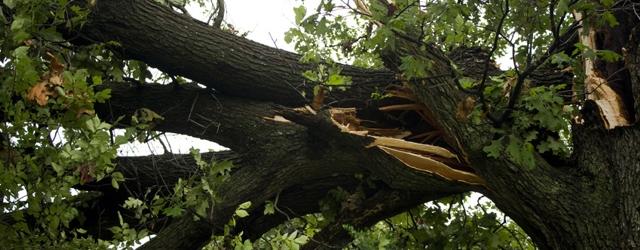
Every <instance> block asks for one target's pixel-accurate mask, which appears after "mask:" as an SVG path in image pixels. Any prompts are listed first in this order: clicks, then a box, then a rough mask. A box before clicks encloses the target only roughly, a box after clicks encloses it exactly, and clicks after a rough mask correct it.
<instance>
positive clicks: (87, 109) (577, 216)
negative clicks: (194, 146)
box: [0, 0, 640, 249]
mask: <svg viewBox="0 0 640 250" xmlns="http://www.w3.org/2000/svg"><path fill="white" fill-rule="evenodd" d="M196 2H198V1H196ZM200 2H202V1H200ZM171 3H172V4H173V5H175V3H174V2H173V1H172V2H171ZM218 3H220V1H218ZM178 7H179V6H178ZM0 8H1V10H2V11H1V13H2V25H3V29H2V32H3V34H2V36H1V38H0V39H1V40H0V41H1V42H2V52H1V53H0V54H1V58H0V61H2V65H3V66H2V67H1V68H0V70H1V71H0V73H1V74H0V81H2V88H3V90H2V94H1V95H0V96H1V97H0V103H2V119H3V120H4V122H3V123H2V125H0V131H1V133H2V151H1V152H2V158H3V160H2V171H1V174H0V176H1V177H0V180H1V181H0V183H1V185H2V195H3V204H2V205H3V212H4V214H3V216H2V222H3V223H2V228H3V229H2V230H3V232H6V233H4V235H3V236H2V237H3V241H5V242H9V243H11V244H25V245H24V246H27V245H26V244H39V245H41V246H43V247H44V246H51V247H60V246H67V247H70V246H76V247H77V246H79V245H80V244H87V245H91V246H94V245H95V244H96V242H95V239H103V240H107V241H102V242H100V243H99V244H101V245H102V246H107V245H109V244H111V243H110V242H109V241H108V240H111V239H117V240H121V241H132V240H135V239H138V238H140V237H142V236H144V235H146V234H149V233H154V234H156V237H155V238H153V239H152V240H151V241H149V242H148V243H146V244H144V245H143V246H142V248H148V249H156V248H167V249H192V248H200V247H202V246H203V245H205V244H207V243H209V242H211V240H212V238H211V236H212V234H213V235H227V236H228V235H238V237H237V238H230V237H226V238H224V237H223V238H222V239H221V240H220V239H218V240H216V241H219V242H222V243H221V244H226V245H233V244H235V245H236V246H241V245H242V244H244V243H243V240H244V239H250V240H255V239H258V238H259V237H260V236H261V235H263V233H265V232H267V231H268V230H269V229H271V228H273V227H276V226H277V225H280V224H282V223H283V222H284V221H287V220H289V219H291V218H288V217H289V215H294V216H295V217H299V216H302V215H305V214H312V213H317V212H319V211H327V210H331V209H330V208H331V207H332V206H333V212H334V216H333V217H332V218H331V220H329V222H327V223H325V224H327V225H323V228H322V230H321V231H320V232H318V233H316V234H315V235H314V236H313V238H314V239H313V240H312V241H310V243H308V244H307V245H305V247H307V248H327V247H330V246H344V245H346V244H348V243H349V242H350V241H351V240H352V238H351V237H352V236H351V235H349V234H348V233H347V228H348V227H344V226H343V225H344V224H348V225H352V226H354V227H356V228H361V227H364V226H369V225H372V224H374V223H375V222H378V221H380V220H381V219H384V218H388V217H390V216H392V215H395V214H398V213H400V212H403V211H408V210H410V209H411V208H414V207H416V206H418V205H419V204H422V203H424V202H427V201H432V200H436V199H439V198H443V197H451V196H455V195H459V194H462V193H465V192H469V191H476V192H480V193H482V194H484V195H486V196H487V197H488V198H490V199H491V200H492V201H493V202H494V203H495V204H496V205H497V207H498V208H499V209H500V210H501V211H503V212H504V213H506V214H507V215H508V216H509V217H510V218H512V219H513V220H514V221H515V222H516V223H517V224H518V225H519V226H520V227H522V229H523V230H524V231H525V232H526V233H527V235H528V236H529V237H531V239H532V240H533V242H534V243H535V244H536V246H537V247H539V248H542V249H564V248H578V249H592V248H601V249H633V248H637V247H638V244H640V197H639V196H640V191H639V189H638V186H640V185H639V184H640V178H639V175H640V170H639V169H640V166H638V163H639V162H640V154H639V153H638V152H637V150H635V148H636V147H637V146H636V145H637V144H638V142H640V131H639V130H638V127H637V125H636V117H637V116H638V114H637V112H638V103H637V102H635V100H636V99H638V98H640V94H639V93H640V92H638V89H637V86H638V84H639V83H638V81H639V80H640V77H639V76H638V73H639V72H640V71H638V66H637V63H638V61H639V60H640V54H639V52H638V48H637V47H638V46H637V45H638V44H639V41H638V29H637V26H638V23H639V20H640V17H638V15H637V14H636V13H637V11H636V9H638V8H640V5H638V4H637V3H635V2H633V1H591V0H571V1H564V0H562V1H549V2H544V1H541V2H537V1H509V0H504V1H499V0H496V1H480V0H469V1H457V2H455V1H410V0H397V1H386V0H383V1H360V0H356V1H354V2H352V1H346V2H344V1H343V2H342V3H341V4H338V3H334V2H333V1H321V3H320V5H319V6H318V8H317V9H316V10H315V12H313V13H311V12H310V13H307V10H306V9H305V8H302V7H301V8H296V10H295V11H296V22H297V23H298V24H299V25H300V27H299V28H297V29H293V30H291V31H290V32H289V33H288V35H287V39H290V40H291V41H292V42H295V43H296V47H297V49H298V50H299V51H301V52H303V54H302V55H297V54H293V53H289V52H285V51H282V50H278V49H275V48H270V47H268V46H263V45H260V44H257V43H254V42H251V41H248V40H246V39H244V38H242V37H240V36H237V35H236V34H234V32H233V30H232V29H229V28H228V26H224V25H222V26H221V27H212V26H210V25H208V24H207V23H202V22H199V21H197V20H194V19H192V18H191V17H190V16H188V14H187V13H180V12H176V11H173V9H171V8H170V7H167V6H166V5H163V4H161V3H158V2H153V1H142V0H136V1H124V0H110V1H100V0H98V1H65V0H61V1H46V0H39V1H12V0H5V1H3V2H2V5H0ZM341 10H347V11H348V12H349V13H350V14H351V17H348V18H347V17H344V16H341V15H334V14H333V13H335V12H336V11H341ZM349 18H351V19H349ZM217 23H218V22H217ZM504 54H509V55H510V56H511V57H513V60H512V62H513V66H512V67H511V69H509V70H504V71H503V70H500V69H499V68H497V67H496V66H495V63H494V62H493V60H494V59H495V58H497V57H498V56H500V55H504ZM332 57H333V58H336V57H337V58H339V59H349V60H350V61H352V62H353V66H350V65H343V64H339V63H335V62H332V61H331V58H332ZM147 65H148V66H152V67H155V68H157V69H159V70H160V71H162V72H163V75H162V76H161V77H160V78H161V79H158V77H154V76H152V75H151V74H150V72H149V71H148V66H147ZM185 78H188V79H190V80H192V81H193V82H197V83H199V84H202V85H204V86H206V88H200V87H198V86H196V85H195V84H194V83H191V82H189V81H186V80H185ZM163 79H164V82H165V83H168V82H170V83H171V84H158V83H157V82H162V80H163ZM148 81H155V82H156V83H148ZM113 128H122V129H124V131H125V132H123V134H121V135H115V134H114V133H113V131H114V130H113ZM164 132H172V133H178V134H183V135H190V136H194V137H198V138H202V139H206V140H211V141H215V142H219V143H221V144H222V145H224V146H226V147H228V148H230V149H231V151H227V152H213V153H203V154H198V153H197V152H194V153H193V154H192V155H171V154H166V155H162V156H147V157H117V156H116V148H117V147H118V146H119V145H122V144H123V143H126V142H127V141H129V140H133V139H136V138H137V139H141V140H147V139H149V138H153V137H154V136H157V134H158V133H164ZM60 137H62V139H60ZM211 159H214V161H210V160H211ZM231 163H232V164H231ZM231 165H233V167H232V166H231ZM338 187H339V188H338ZM74 190H77V191H74ZM327 194H329V196H333V197H334V198H335V197H340V198H339V199H337V200H335V199H334V203H333V205H331V202H324V203H320V204H319V202H318V201H320V200H323V198H325V197H326V196H327ZM21 196H26V197H23V198H21ZM248 202H249V203H248ZM262 208H267V209H265V212H264V213H263V212H262ZM283 209H284V210H286V212H285V211H282V210H283ZM275 210H278V212H274V213H270V212H269V211H272V212H273V211H275ZM426 223H428V222H426ZM108 228H111V230H107V229H108ZM240 232H242V234H240ZM287 236H288V237H291V238H296V236H297V235H293V236H291V235H287ZM25 239H28V240H30V241H31V242H24V240H25Z"/></svg>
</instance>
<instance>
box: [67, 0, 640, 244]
mask: <svg viewBox="0 0 640 250" xmlns="http://www.w3.org/2000/svg"><path fill="white" fill-rule="evenodd" d="M616 15H617V16H618V17H619V20H625V21H624V22H622V25H623V26H624V29H622V30H619V29H620V28H618V29H616V30H603V31H600V32H612V34H618V35H619V37H618V38H617V39H619V40H616V41H608V42H611V44H621V45H620V46H618V47H616V48H613V49H614V50H619V51H621V52H622V53H625V61H624V63H620V64H616V65H604V67H605V68H607V67H610V68H611V69H612V70H614V72H616V71H617V70H620V68H621V67H625V68H626V71H625V75H624V76H622V77H620V78H616V79H615V84H617V85H620V88H619V89H622V90H623V91H627V92H628V93H626V94H625V95H624V98H625V103H627V106H628V108H629V111H630V112H632V113H633V114H636V115H635V117H636V118H637V117H639V116H638V115H637V112H638V108H637V107H638V103H639V102H638V101H637V100H640V99H639V98H640V94H638V93H640V91H638V88H639V87H638V86H640V85H639V84H640V82H639V79H640V76H639V75H640V73H639V72H640V71H639V67H638V65H639V64H638V63H639V62H640V59H639V58H640V53H639V51H638V37H639V36H638V28H637V25H638V19H637V18H636V17H635V15H633V14H632V13H626V12H621V13H616ZM631 34H633V35H631ZM81 37H82V39H83V41H79V40H78V41H76V42H78V43H80V42H86V41H95V42H107V41H117V42H119V44H120V46H118V47H115V48H113V50H114V51H116V52H118V53H120V54H121V55H122V56H123V57H125V58H130V59H137V60H141V61H144V62H146V63H147V64H149V65H151V66H154V67H157V68H159V69H161V70H163V71H165V72H168V73H171V74H176V75H181V76H185V77H187V78H190V79H192V80H194V81H196V82H199V83H202V84H204V85H206V86H207V87H208V89H201V88H197V87H194V86H190V85H188V86H183V87H179V88H174V87H172V86H159V85H145V86H143V87H139V86H130V85H128V84H123V83H119V84H111V85H109V86H108V87H110V88H112V90H113V94H112V96H113V98H112V99H111V100H110V102H109V103H108V104H105V105H101V106H99V107H97V113H98V114H99V115H100V116H101V117H102V118H103V119H106V120H114V119H115V118H117V117H119V116H121V115H131V114H132V113H133V112H134V111H135V110H136V109H138V108H142V107H144V108H148V109H151V110H154V111H155V112H157V113H158V114H160V115H162V116H163V117H164V121H162V122H160V123H158V124H156V127H155V129H156V130H158V131H164V132H174V133H179V134H185V135H190V136H194V137H198V138H202V139H206V140H211V141H215V142H219V143H220V144H222V145H224V146H227V147H229V148H230V149H231V151H232V152H226V153H216V154H211V155H209V156H207V157H217V158H216V159H220V158H224V159H233V160H234V162H236V165H237V166H236V167H235V168H234V170H233V172H232V175H231V177H230V180H229V181H228V182H227V183H226V184H225V185H224V186H223V187H222V188H221V193H222V194H223V199H222V201H221V202H220V204H218V205H217V206H216V207H215V208H213V211H212V213H211V216H210V217H209V218H206V220H201V221H198V222H195V221H193V220H192V219H191V216H185V217H184V218H180V219H176V220H173V221H172V222H171V223H170V221H169V220H164V221H162V222H163V224H162V225H163V226H160V227H157V228H154V231H158V235H157V237H156V238H154V239H153V240H151V241H150V242H149V243H147V244H145V245H144V246H143V248H144V249H197V248H199V247H201V246H203V245H204V244H206V243H207V242H208V241H209V240H210V237H211V234H212V233H217V232H220V230H221V227H222V225H224V224H225V223H226V222H227V220H228V219H229V218H230V215H231V214H232V213H233V211H234V209H235V208H236V207H237V205H238V204H241V203H243V202H245V201H251V202H252V203H253V204H254V205H253V206H252V208H251V211H250V214H251V216H249V217H247V218H245V219H243V220H241V221H240V222H239V227H238V229H237V230H239V231H244V232H245V235H246V236H247V237H249V238H251V239H256V238H258V237H259V236H260V235H261V234H262V233H264V232H266V231H267V230H269V229H270V228H272V227H273V226H275V225H278V224H280V223H282V222H283V221H284V220H286V219H288V218H290V217H296V216H301V215H304V214H308V213H313V212H317V211H318V210H319V208H318V201H319V200H320V199H322V197H324V196H325V195H326V193H327V192H328V191H329V190H331V189H333V188H335V187H343V188H344V189H345V190H350V191H354V190H357V189H358V188H359V186H360V184H361V183H360V181H359V180H358V179H357V178H355V177H354V176H355V174H364V175H365V176H368V177H369V178H372V179H374V180H375V183H376V186H377V187H378V188H376V189H374V190H369V191H368V192H365V193H366V195H365V196H364V197H361V199H360V202H358V203H357V205H356V206H355V207H345V208H343V209H345V210H344V211H343V213H342V214H341V215H340V216H339V217H338V218H337V221H336V223H335V224H333V225H330V226H328V227H327V228H325V229H323V231H322V232H321V233H320V234H318V235H317V239H316V241H313V242H312V243H310V244H309V245H307V246H306V248H308V249H322V248H326V247H327V246H338V247H339V246H343V245H345V244H347V243H348V242H349V240H350V238H349V236H348V235H347V234H346V232H344V230H343V229H342V227H341V226H340V225H341V224H344V223H348V224H353V225H356V226H368V225H371V224H372V223H375V222H377V221H379V220H380V219H382V218H386V217H388V216H391V215H393V214H395V213H398V212H401V211H405V210H407V209H408V208H410V207H413V206H415V205H417V204H420V203H422V202H425V201H430V200H433V199H437V198H440V197H444V196H447V195H452V194H456V193H461V192H466V191H471V190H474V191H480V192H482V193H484V194H486V195H487V196H488V197H490V198H491V199H492V200H493V201H494V202H495V203H496V204H497V205H498V207H499V208H500V209H501V210H502V211H504V212H505V213H506V214H508V215H509V216H510V217H511V218H513V219H514V220H515V221H516V222H517V223H518V224H519V225H520V226H521V227H522V228H523V229H524V230H525V231H526V232H527V233H528V234H529V235H530V236H531V237H532V238H533V240H534V241H535V243H536V244H537V245H538V247H540V248H542V249H637V248H638V247H640V189H639V187H640V179H639V177H640V153H639V151H638V150H637V149H638V148H640V145H638V144H640V130H639V128H638V127H637V125H632V126H630V127H621V128H616V129H613V130H605V129H604V128H603V127H602V126H601V124H599V123H598V122H599V121H598V118H597V117H598V116H596V115H594V114H593V112H594V111H593V110H594V109H593V107H591V106H590V105H592V104H590V103H589V102H587V103H585V105H584V108H583V113H584V114H583V115H584V118H585V123H584V124H581V125H577V124H576V125H575V126H574V127H573V129H572V131H573V145H574V155H573V157H572V159H571V161H570V162H569V163H567V164H563V165H562V166H556V165H552V164H550V162H548V161H547V160H546V159H545V158H544V157H543V156H541V155H536V158H535V159H536V163H535V165H536V166H535V168H533V169H531V170H525V169H523V168H522V167H521V166H517V164H515V163H513V162H511V161H510V160H509V159H507V158H506V157H504V158H499V159H493V158H489V157H487V155H486V153H484V152H483V150H482V149H483V147H484V146H485V145H487V144H488V143H489V142H490V141H491V140H492V139H493V138H492V133H491V129H492V128H491V127H490V126H491V125H490V124H489V123H487V124H484V125H473V124H471V123H469V122H466V121H463V120H460V119H459V118H458V117H457V116H456V113H457V109H458V107H459V104H460V103H463V102H464V100H465V99H466V98H467V97H468V94H466V93H465V92H463V91H461V90H460V89H459V88H458V86H459V84H458V83H457V82H456V81H457V80H458V79H457V77H456V76H455V74H454V70H453V68H452V65H451V63H450V62H451V60H449V57H450V58H451V59H454V60H455V61H456V63H457V64H458V66H462V71H463V72H464V73H465V74H466V75H468V76H471V77H478V75H481V74H480V72H477V70H475V71H474V65H468V64H472V63H473V62H474V60H469V57H468V56H465V54H464V53H453V54H451V55H449V57H447V56H446V55H444V54H443V53H442V52H441V51H439V50H438V49H436V48H435V47H430V46H428V45H424V46H426V47H427V49H426V53H424V54H423V55H421V56H424V57H426V58H429V59H431V60H433V62H434V63H433V66H432V67H431V68H430V69H429V70H428V71H429V72H428V73H429V75H434V76H442V77H434V78H429V79H425V80H421V81H414V82H410V83H408V84H409V85H410V87H411V88H412V90H413V91H414V93H415V94H416V96H417V97H418V99H419V101H420V102H421V103H422V104H424V105H425V106H426V107H427V108H428V111H429V113H430V114H431V115H432V116H433V118H435V120H436V121H437V123H438V124H437V127H438V128H441V129H442V130H443V133H444V134H445V135H446V136H445V138H446V144H447V145H446V146H447V147H449V148H450V149H451V150H452V151H455V152H456V153H458V154H459V155H460V156H461V158H462V159H463V160H464V161H466V163H467V164H468V165H469V166H470V167H471V168H473V170H474V171H475V173H477V174H478V175H479V176H481V177H482V178H483V179H484V180H486V182H487V185H486V188H485V187H474V186H468V185H464V184H461V183H456V182H452V181H447V180H444V179H441V178H439V177H436V176H433V175H429V174H426V173H423V172H418V171H415V170H412V169H410V168H407V167H406V166H404V165H403V164H402V163H400V162H398V161H397V160H396V159H395V158H392V157H390V156H389V155H387V154H385V153H383V152H381V151H380V150H378V149H375V148H366V147H365V146H366V145H368V144H369V143H370V141H368V140H367V139H365V138H363V137H359V136H355V135H350V134H347V133H342V132H340V130H339V129H338V128H337V127H335V126H334V125H333V124H332V123H331V122H330V121H329V120H328V118H327V114H326V112H323V111H320V112H318V115H313V116H311V115H306V116H305V115H301V114H298V113H296V112H294V111H293V110H291V109H289V108H288V107H291V106H301V105H305V104H308V103H309V100H307V99H306V98H304V97H303V95H301V93H302V92H306V93H307V95H309V94H310V93H312V92H311V85H310V84H308V83H306V82H305V80H304V78H303V77H302V76H301V74H300V73H301V71H303V70H305V69H309V68H311V67H313V65H306V64H301V63H299V60H298V59H299V56H297V55H295V54H293V53H289V52H285V51H282V50H278V49H274V48H270V47H268V46H264V45H260V44H258V43H254V42H251V41H248V40H246V39H243V38H240V37H236V36H234V35H232V34H229V33H225V32H223V31H221V30H219V29H214V28H212V27H210V26H207V25H206V24H203V23H200V22H198V21H196V20H193V19H191V18H190V17H188V16H186V15H180V14H177V13H174V12H172V11H171V10H170V9H168V8H165V7H162V6H160V5H158V4H156V3H155V2H154V1H142V0H108V1H107V0H102V1H101V0H98V1H97V5H96V6H95V9H94V11H93V13H92V14H91V16H90V20H89V23H88V24H87V25H86V26H85V27H84V29H83V30H82V32H81ZM398 39H399V40H398V41H397V43H396V44H398V46H399V47H401V49H400V50H399V51H400V52H397V53H399V55H397V56H403V55H407V54H412V53H418V52H417V51H420V50H418V49H415V47H416V46H418V45H416V44H412V43H411V42H407V41H406V40H402V38H398ZM602 46H604V47H602V48H599V49H607V46H609V44H608V43H603V44H602ZM611 46H614V45H611ZM616 46H617V45H616ZM622 48H624V49H622ZM403 53H404V54H403ZM481 58H482V56H481ZM391 66H392V65H391ZM615 67H618V68H615ZM390 68H393V67H390ZM477 68H478V67H475V69H477ZM492 72H493V73H496V72H497V69H492ZM343 74H345V75H348V76H351V77H352V80H353V87H352V88H350V89H349V90H348V91H346V92H340V93H338V94H336V95H335V96H332V98H334V99H333V100H334V101H338V102H337V105H339V106H340V105H344V106H354V104H353V103H350V102H352V100H357V103H365V102H366V100H367V99H368V97H369V95H370V93H371V90H372V89H374V87H375V86H386V85H388V84H391V83H397V81H398V80H397V79H396V78H395V75H394V73H393V72H391V71H389V70H380V71H372V70H364V69H359V68H355V67H351V66H344V70H343ZM531 77H532V79H533V80H534V82H536V81H537V82H539V83H540V84H544V83H545V82H547V83H548V82H555V81H566V79H567V77H569V78H570V77H571V76H567V75H566V74H564V73H562V72H553V74H546V73H541V72H535V73H534V74H532V75H531ZM346 100H349V101H346ZM281 105H282V106H281ZM275 115H283V116H285V117H287V118H288V119H289V120H291V121H293V122H289V123H285V122H277V121H273V120H272V119H269V118H273V117H274V116H275ZM590 118H592V119H590ZM119 167H120V168H121V171H122V172H123V173H125V174H126V175H127V182H126V183H125V184H126V187H127V188H126V189H124V190H126V192H127V193H122V192H125V191H122V190H121V191H115V190H112V189H110V188H109V187H107V186H106V185H100V183H98V184H94V185H87V186H85V187H82V188H85V189H87V190H94V191H101V192H103V193H104V194H105V195H106V196H103V197H110V199H112V201H113V202H121V201H122V200H123V199H125V198H126V197H127V196H129V195H134V196H135V195H141V193H140V191H141V190H145V189H146V188H156V189H158V190H162V189H166V188H168V187H170V186H171V184H172V183H174V182H175V181H176V179H177V178H178V177H185V176H190V175H192V174H197V171H196V170H195V167H194V164H193V162H192V161H191V160H189V159H188V157H186V156H162V157H159V158H158V157H155V158H154V157H151V156H149V157H140V158H130V159H121V160H120V162H119ZM276 197H279V206H280V207H281V208H283V211H287V213H286V214H282V213H278V214H275V215H267V216H265V215H262V210H261V209H262V206H263V204H264V202H265V201H267V200H274V199H275V198H276ZM99 199H100V198H99ZM390 201H393V202H390ZM93 223H99V221H98V222H93ZM165 224H166V225H165ZM96 225H97V224H96Z"/></svg>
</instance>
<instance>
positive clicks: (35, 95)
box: [27, 80, 55, 106]
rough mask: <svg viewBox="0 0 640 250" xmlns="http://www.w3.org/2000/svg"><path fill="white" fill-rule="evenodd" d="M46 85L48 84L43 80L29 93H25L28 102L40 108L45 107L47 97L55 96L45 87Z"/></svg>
mask: <svg viewBox="0 0 640 250" xmlns="http://www.w3.org/2000/svg"><path fill="white" fill-rule="evenodd" d="M48 84H49V82H48V81H46V80H44V81H41V82H39V83H37V84H36V85H35V86H33V87H31V89H30V90H29V93H27V99H28V100H30V101H35V102H36V103H38V105H40V106H45V105H47V101H49V96H51V95H54V94H55V93H53V92H52V91H51V90H50V89H49V88H48V87H47V85H48Z"/></svg>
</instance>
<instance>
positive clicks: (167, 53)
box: [83, 0, 394, 106]
mask: <svg viewBox="0 0 640 250" xmlns="http://www.w3.org/2000/svg"><path fill="white" fill-rule="evenodd" d="M89 20H90V21H89V23H88V24H87V26H86V27H85V29H84V31H83V33H84V34H83V35H84V36H85V37H86V38H87V39H90V40H97V41H100V42H107V41H117V42H119V44H120V45H121V47H120V48H118V49H116V50H119V51H120V52H121V53H122V55H124V56H125V57H127V58H132V59H138V60H142V61H144V62H146V63H147V64H149V65H151V66H154V67H157V68H159V69H161V70H163V71H165V72H167V73H170V74H174V75H183V76H185V77H187V78H190V79H192V80H194V81H197V82H199V83H202V84H204V85H207V86H208V87H210V88H213V89H215V90H216V91H220V92H224V93H226V94H227V95H233V96H241V97H249V98H252V99H257V100H267V101H271V102H275V103H279V104H283V105H298V106H299V105H303V104H305V103H308V102H309V101H308V100H306V99H305V97H303V95H302V94H301V93H302V92H304V93H305V94H306V96H307V97H310V96H311V95H312V94H313V91H312V85H311V84H310V83H308V82H307V80H305V78H304V77H303V76H302V74H301V73H302V72H303V71H305V70H308V69H312V68H314V67H315V66H313V65H309V64H301V63H300V62H299V59H300V56H299V55H296V54H294V53H290V52H286V51H284V50H279V49H274V48H271V47H268V46H265V45H262V44H259V43H256V42H252V41H250V40H247V39H244V38H241V37H237V36H235V35H233V34H230V33H227V32H224V31H222V30H220V29H213V28H211V27H210V26H207V25H206V24H205V23H202V22H199V21H197V20H195V19H192V18H190V17H188V16H185V15H179V14H177V13H174V12H173V11H172V10H171V9H169V8H166V7H164V6H161V5H159V4H157V3H155V2H154V1H141V0H136V1H124V0H110V1H98V4H97V6H96V7H95V9H94V11H93V13H92V15H91V17H90V19H89ZM342 74H344V75H347V76H350V77H351V78H352V80H353V83H354V86H356V88H352V90H350V91H351V92H350V93H349V95H350V96H352V97H357V96H360V97H366V96H368V95H370V93H371V92H372V90H373V87H372V86H370V85H372V84H380V83H389V82H392V81H393V80H394V75H393V73H391V72H388V71H371V70H362V69H357V68H353V67H351V66H347V65H343V71H342ZM338 95H340V93H338ZM359 99H361V98H359Z"/></svg>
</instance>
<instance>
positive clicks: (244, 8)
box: [188, 0, 319, 51]
mask: <svg viewBox="0 0 640 250" xmlns="http://www.w3.org/2000/svg"><path fill="white" fill-rule="evenodd" d="M301 2H302V1H300V0H268V1H265V0H227V2H226V9H227V11H226V15H225V21H226V22H228V23H230V24H232V25H234V26H235V27H236V29H237V30H239V31H241V32H245V31H249V35H248V36H247V38H249V39H251V40H254V41H256V42H260V43H263V44H265V45H269V46H274V43H273V41H272V39H271V37H270V36H269V34H271V36H272V37H273V38H274V40H276V41H277V47H278V48H281V49H286V50H290V51H291V50H293V47H292V46H290V45H288V44H286V43H285V42H284V38H283V37H284V33H285V32H286V31H287V30H289V28H291V27H294V26H295V21H294V20H295V19H294V14H293V8H294V7H296V6H298V5H300V3H301ZM304 2H305V5H306V6H308V7H307V8H314V7H315V6H317V4H318V2H319V1H318V0H306V1H304ZM188 10H189V12H190V13H191V15H192V16H193V17H195V18H198V19H201V20H203V19H206V18H208V16H207V17H205V16H204V15H203V14H202V10H199V7H198V6H191V7H190V8H189V9H188Z"/></svg>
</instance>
